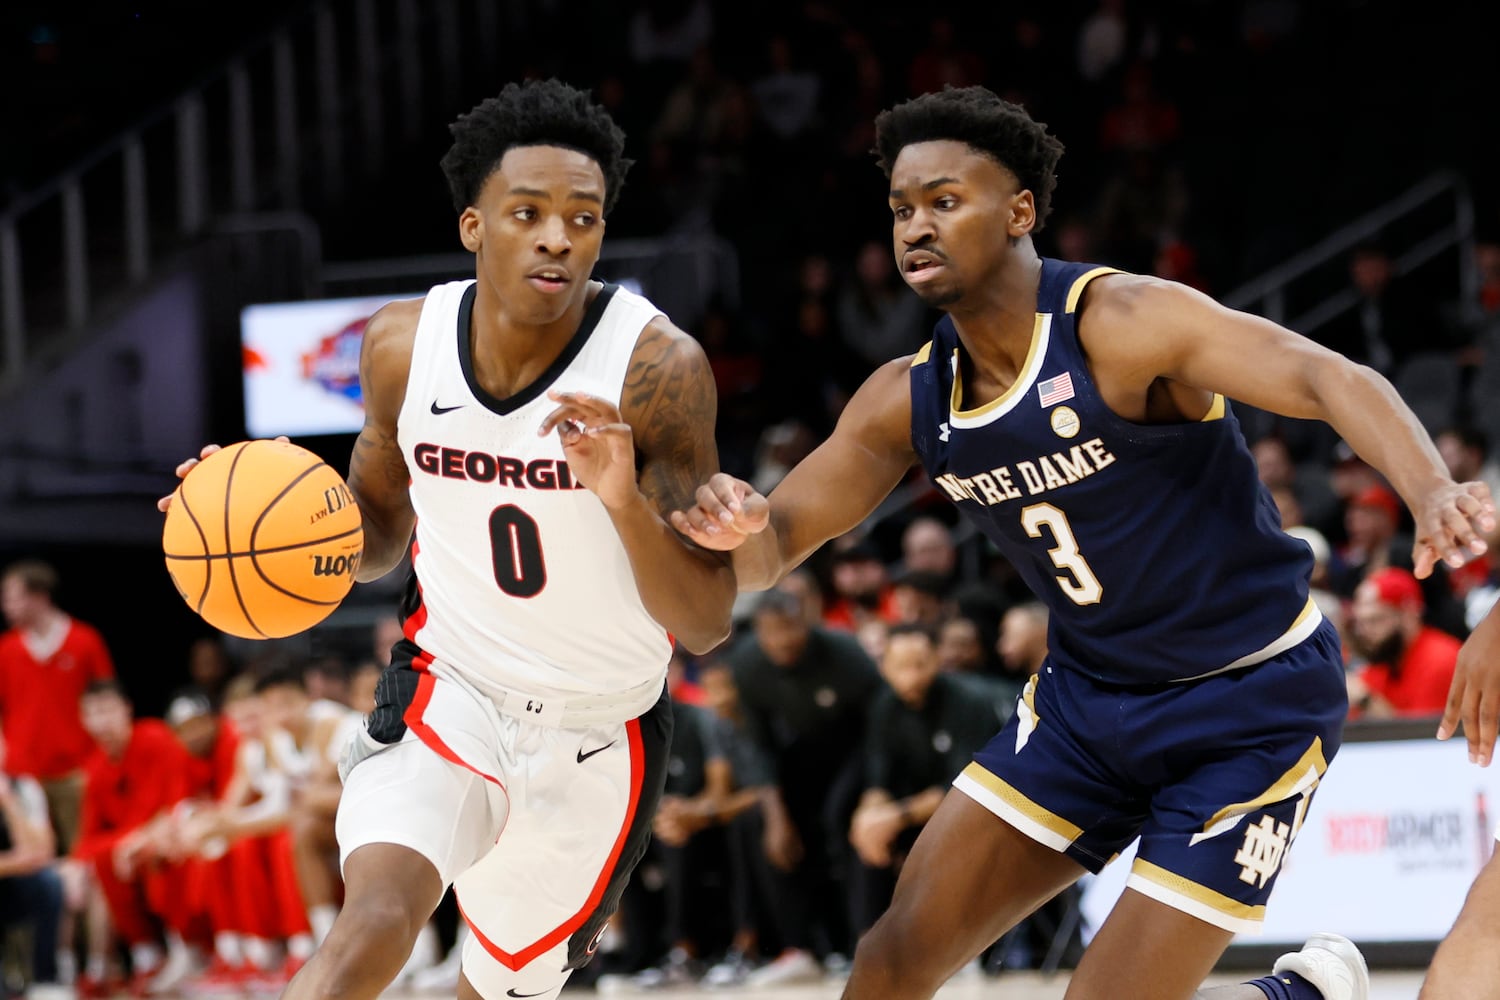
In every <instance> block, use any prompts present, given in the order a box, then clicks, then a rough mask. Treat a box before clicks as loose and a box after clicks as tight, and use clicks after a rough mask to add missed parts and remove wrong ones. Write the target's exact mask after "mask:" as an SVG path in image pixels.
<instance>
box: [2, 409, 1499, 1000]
mask: <svg viewBox="0 0 1500 1000" xmlns="http://www.w3.org/2000/svg"><path fill="white" fill-rule="evenodd" d="M1436 446H1437V448H1438V450H1439V451H1440V453H1441V454H1442V455H1443V457H1444V460H1445V461H1446V462H1447V463H1448V465H1449V468H1450V470H1451V471H1452V473H1453V474H1454V476H1455V477H1456V478H1458V479H1462V480H1472V479H1480V480H1484V481H1486V482H1489V483H1491V484H1492V488H1494V489H1497V491H1500V468H1497V466H1496V464H1495V463H1494V462H1493V461H1492V460H1491V458H1490V456H1489V452H1488V449H1487V443H1486V440H1485V438H1484V436H1483V435H1482V434H1481V433H1479V432H1478V431H1476V430H1474V429H1473V428H1471V427H1453V428H1445V429H1444V430H1443V431H1442V432H1441V433H1439V434H1438V435H1437V438H1436ZM1252 453H1253V455H1254V456H1255V459H1256V461H1257V464H1258V466H1259V469H1260V473H1261V478H1262V481H1263V482H1264V483H1265V485H1266V487H1267V492H1268V495H1269V497H1270V499H1271V500H1273V501H1274V503H1275V504H1276V506H1277V508H1278V509H1279V511H1280V515H1281V518H1282V524H1283V527H1284V528H1285V529H1286V530H1287V531H1288V532H1290V533H1292V534H1294V535H1296V536H1297V537H1299V538H1302V539H1303V540H1304V541H1305V542H1306V543H1307V544H1308V545H1309V547H1310V549H1311V551H1312V554H1313V557H1314V562H1315V569H1314V575H1313V596H1314V598H1315V599H1316V600H1317V601H1318V603H1319V605H1320V607H1321V608H1322V610H1323V612H1324V613H1325V614H1326V615H1327V616H1328V617H1329V618H1330V619H1331V620H1332V621H1334V622H1335V624H1336V625H1337V626H1338V628H1339V631H1340V633H1341V635H1342V637H1343V641H1344V650H1345V654H1346V660H1347V667H1348V674H1347V678H1348V686H1349V691H1350V715H1351V719H1353V720H1359V719H1363V718H1392V717H1432V716H1435V715H1436V714H1438V713H1439V712H1440V711H1441V709H1442V706H1443V704H1444V701H1445V699H1446V695H1447V689H1448V684H1449V681H1450V680H1451V678H1452V674H1453V668H1454V663H1455V660H1456V657H1457V651H1458V646H1459V641H1460V639H1461V637H1463V636H1464V635H1466V634H1467V630H1468V629H1469V628H1470V627H1472V626H1473V625H1474V624H1475V623H1476V622H1477V621H1478V620H1479V619H1480V618H1481V617H1482V616H1483V615H1484V614H1485V613H1486V612H1487V611H1488V609H1489V607H1490V605H1492V604H1493V603H1494V601H1495V599H1496V597H1497V595H1500V570H1497V568H1500V562H1497V559H1496V556H1495V555H1494V553H1493V551H1492V553H1487V554H1485V555H1483V556H1479V557H1477V558H1475V559H1474V560H1472V561H1471V562H1469V563H1468V564H1467V565H1465V566H1464V567H1462V568H1459V569H1449V568H1445V567H1439V568H1438V569H1437V570H1436V571H1435V572H1434V573H1433V575H1432V576H1430V577H1429V578H1428V579H1426V580H1421V581H1419V580H1417V579H1416V577H1415V576H1413V575H1412V573H1411V569H1410V567H1411V559H1410V553H1411V537H1410V534H1409V528H1410V523H1409V517H1408V515H1407V513H1406V511H1405V508H1404V506H1403V505H1402V503H1401V502H1400V500H1399V499H1398V498H1397V496H1396V495H1395V493H1393V492H1392V491H1391V489H1390V487H1389V486H1388V485H1387V484H1386V483H1385V482H1384V481H1383V480H1382V479H1381V478H1380V477H1379V476H1378V475H1377V474H1376V473H1375V472H1374V471H1373V470H1372V469H1371V468H1370V467H1369V466H1367V465H1366V464H1365V463H1363V462H1362V461H1360V460H1359V459H1358V458H1357V457H1355V456H1354V455H1353V454H1352V453H1350V452H1349V451H1348V449H1347V447H1343V446H1341V447H1340V450H1339V452H1338V455H1339V457H1338V459H1337V461H1336V462H1335V464H1334V466H1333V467H1332V470H1331V472H1330V473H1329V474H1328V475H1323V476H1311V475H1307V474H1306V473H1305V471H1304V470H1301V469H1299V468H1298V466H1297V465H1296V463H1295V462H1293V461H1292V460H1291V459H1290V457H1289V453H1288V448H1287V445H1286V443H1285V442H1284V441H1283V440H1282V439H1281V438H1280V437H1276V436H1266V437H1262V438H1260V439H1258V440H1256V441H1255V442H1254V443H1253V445H1252ZM768 475H769V474H768ZM772 478H774V477H772ZM764 485H765V486H766V487H767V488H769V486H770V485H771V483H769V482H768V483H765V484H764ZM947 513H948V510H947V508H946V507H945V506H944V505H943V503H942V502H941V501H940V500H939V499H938V498H937V495H936V494H935V493H932V492H931V491H927V492H925V493H921V494H918V495H917V496H915V498H914V501H913V503H912V504H911V505H910V506H909V507H908V508H907V510H906V512H905V513H904V514H901V515H898V516H896V517H892V518H888V519H885V520H883V521H881V522H878V523H871V524H869V525H867V526H865V527H864V528H862V529H860V530H859V531H856V532H853V533H851V534H849V535H846V536H844V537H843V538H840V539H838V540H836V541H835V542H834V543H831V544H830V545H829V546H827V547H825V549H824V550H823V551H822V552H820V553H818V554H817V556H816V557H815V558H814V559H813V560H811V561H810V562H809V564H808V565H807V566H806V567H804V568H803V569H801V570H798V571H797V572H795V573H794V574H792V575H791V576H789V577H788V578H787V579H786V580H784V581H783V582H782V583H781V584H780V585H778V586H777V587H776V588H775V589H774V590H771V591H768V592H766V593H764V594H759V595H747V598H746V600H745V601H744V602H742V605H741V608H740V613H739V614H738V616H737V621H738V627H737V629H736V631H735V634H734V635H733V636H732V637H731V638H730V639H729V640H728V641H726V643H725V644H723V645H722V646H721V647H720V648H718V649H716V650H715V651H713V652H712V653H709V654H707V655H703V656H698V657H692V656H689V655H687V654H686V653H684V652H682V651H680V650H679V651H678V653H677V654H676V655H674V657H673V659H672V663H671V666H670V668H669V674H668V685H669V690H670V692H671V695H672V699H673V703H674V708H675V711H676V714H677V727H676V737H675V739H674V744H673V747H672V754H671V759H670V762H669V766H668V774H667V788H666V795H665V798H664V799H663V802H662V806H661V809H660V812H659V814H658V815H657V817H656V821H655V838H654V843H653V845H652V849H651V853H650V854H649V855H648V857H647V860H646V861H645V862H644V863H643V864H642V866H641V868H640V870H639V871H638V873H637V875H636V877H635V879H634V881H633V882H632V884H631V886H630V889H629V890H628V891H627V894H626V896H625V899H624V902H623V905H622V909H621V911H620V914H619V915H618V917H617V919H616V920H615V921H614V922H613V923H612V924H611V926H610V928H609V930H608V932H607V933H606V934H605V936H604V938H603V940H602V941H601V945H600V951H601V957H600V960H599V961H598V962H596V963H594V965H593V967H592V968H591V972H590V973H588V974H585V975H584V976H582V977H580V979H579V985H587V984H588V983H589V982H590V981H592V979H593V978H594V977H602V976H607V977H611V978H612V979H613V980H616V981H618V980H623V981H625V982H626V983H628V984H629V985H630V986H631V987H632V988H637V989H653V988H665V987H670V986H674V985H680V984H683V983H690V982H703V983H706V984H708V985H711V986H739V987H744V988H747V989H753V988H756V987H759V986H765V985H772V984H780V983H796V982H811V981H816V980H818V979H821V978H822V977H823V976H824V975H825V972H826V971H827V970H829V969H836V968H838V967H839V966H840V965H841V964H842V963H843V962H844V961H845V960H846V957H847V956H848V955H850V954H852V949H853V945H854V942H855V941H856V940H857V938H858V936H859V935H860V934H861V933H862V932H863V931H864V930H865V929H868V927H869V926H870V925H871V924H872V923H873V921H874V920H875V918H876V917H877V916H878V915H879V914H880V912H881V911H882V909H883V908H884V907H885V905H886V904H887V903H888V901H889V899H890V894H891V891H892V889H893V886H894V880H895V876H896V874H897V873H898V872H899V870H900V867H901V864H902V861H903V859H904V857H905V854H906V852H907V851H908V850H909V849H910V848H911V845H912V843H913V841H914V840H915V838H916V836H917V834H918V833H919V832H920V830H921V828H922V826H923V824H924V823H925V822H926V821H927V820H928V819H929V818H930V817H931V816H932V814H933V813H934V811H935V810H936V809H937V807H938V805H939V803H940V802H941V801H942V798H943V795H944V794H945V792H946V789H947V787H948V785H949V783H950V782H951V781H952V779H953V778H954V777H955V776H956V774H957V773H958V772H959V771H960V770H962V768H963V767H964V766H965V764H966V763H967V761H968V759H969V757H970V756H971V755H972V754H973V753H974V752H975V751H976V750H978V749H979V748H980V747H981V746H983V744H984V743H985V742H986V741H987V740H988V739H989V738H990V737H991V736H992V735H993V734H994V733H995V732H996V731H997V730H998V729H999V728H1000V727H1001V726H1002V725H1003V724H1004V722H1005V721H1006V720H1007V719H1008V718H1009V716H1010V714H1011V713H1012V712H1013V711H1015V706H1016V704H1017V700H1018V698H1020V697H1022V695H1023V691H1024V688H1025V685H1026V682H1027V680H1028V679H1029V678H1030V677H1031V676H1032V675H1033V674H1034V673H1036V672H1037V671H1038V670H1039V669H1040V668H1041V666H1042V664H1043V662H1044V660H1045V657H1046V655H1047V611H1046V608H1045V607H1044V606H1043V605H1042V604H1040V603H1038V602H1036V601H1035V600H1034V599H1033V598H1032V596H1031V595H1030V594H1029V593H1028V592H1026V590H1025V589H1024V587H1023V585H1022V584H1021V583H1020V581H1019V580H1018V578H1017V577H1016V576H1015V574H1014V572H1013V571H1012V570H1011V569H1010V567H1009V566H1008V564H1006V563H1005V562H1004V561H1003V560H1001V559H998V558H996V557H995V556H994V554H993V552H992V551H990V550H989V549H988V543H987V542H985V541H984V540H983V539H982V536H978V535H975V534H972V533H969V532H966V531H964V530H963V529H962V528H955V527H954V526H953V525H950V523H949V522H948V520H947V519H945V517H944V516H943V515H946V514H947ZM882 537H890V538H892V539H894V542H893V544H894V554H887V553H886V551H885V549H884V547H883V545H882V542H881V538H882ZM1491 542H1492V543H1500V537H1496V538H1493V539H1491ZM1185 544H1191V540H1186V541H1185ZM58 586H59V581H58V579H57V577H56V574H55V573H54V572H53V571H52V569H51V568H50V567H49V566H48V565H47V564H46V563H44V562H40V561H25V562H21V563H16V564H13V565H11V566H9V567H7V568H6V569H5V570H4V572H3V576H0V596H3V611H4V614H5V617H6V621H7V624H8V626H9V630H8V631H7V632H5V633H4V634H3V636H0V733H3V734H4V740H5V742H3V743H0V747H3V748H5V749H4V750H3V751H0V902H3V903H4V905H3V906H0V913H4V914H5V915H6V919H7V922H10V923H14V924H19V925H24V927H25V929H26V930H28V931H29V942H30V945H29V948H30V954H28V955H25V956H22V957H23V959H24V960H23V961H22V962H21V963H20V964H19V966H18V968H19V969H21V970H24V973H22V974H21V975H20V978H17V979H15V980H13V982H16V983H21V982H24V981H25V980H26V979H27V978H29V979H31V980H34V981H36V982H38V983H56V984H62V985H67V986H71V987H72V988H73V989H75V990H76V994H77V995H78V996H82V997H89V996H104V995H109V994H111V993H113V992H115V991H117V990H119V989H121V988H126V987H128V988H130V989H131V990H133V991H134V992H135V993H137V994H140V995H145V994H156V993H176V992H183V993H187V994H189V995H223V994H224V993H226V992H229V993H235V994H254V993H275V992H276V991H278V990H279V988H280V986H281V985H283V984H284V983H285V982H286V981H287V979H288V978H289V976H290V975H291V974H293V973H295V971H296V970H297V969H298V968H299V967H300V965H301V963H302V962H304V961H305V960H306V959H307V957H308V956H309V955H310V954H311V953H312V951H313V949H314V948H315V947H316V945H317V943H318V941H319V940H320V939H321V937H322V936H323V935H324V934H326V933H327V930H328V928H329V927H330V926H331V924H332V920H333V917H334V915H336V913H337V909H338V905H339V899H340V893H341V882H340V877H339V870H338V863H337V858H338V853H337V845H336V843H335V841H334V837H333V816H334V813H335V811H336V809H337V806H338V799H339V791H340V785H339V779H338V773H337V761H338V756H339V753H340V750H341V748H342V746H343V743H344V741H345V740H347V739H348V737H349V734H350V733H351V731H352V729H353V727H355V726H357V725H359V724H360V723H361V720H362V716H363V714H364V713H367V712H369V711H371V710H372V709H373V706H374V704H375V685H376V681H377V679H378V677H379V674H380V671H381V670H382V669H383V667H384V665H385V664H386V663H388V662H389V657H390V649H391V646H392V644H393V643H394V642H395V640H396V639H397V638H399V637H400V634H401V633H400V623H399V622H398V621H397V620H396V618H395V616H394V615H387V616H383V617H381V618H380V620H379V622H378V624H377V625H376V626H375V628H374V633H373V635H372V636H371V637H370V639H369V643H368V645H365V646H363V647H362V648H361V647H356V648H345V649H343V650H342V651H341V652H340V653H339V654H337V655H330V656H324V657H320V658H317V659H297V658H290V657H288V656H287V655H286V653H285V651H284V650H280V649H278V647H276V646H275V645H274V644H264V645H260V646H257V645H253V644H249V645H247V644H240V645H238V646H236V647H235V648H236V649H238V650H239V651H240V652H241V653H243V654H247V655H243V656H236V655H233V654H232V652H231V650H230V649H229V648H227V647H226V645H225V644H224V643H223V642H221V641H219V640H218V639H216V638H205V639H203V640H201V641H200V642H198V643H197V644H196V645H195V646H194V647H193V651H192V655H191V657H190V662H189V663H188V664H187V665H186V666H185V669H184V670H183V671H182V673H183V674H184V675H185V677H184V679H185V680H187V681H188V682H189V683H188V684H187V685H185V686H184V687H183V688H182V690H181V691H180V692H178V693H177V694H176V696H174V697H173V698H172V700H171V702H170V704H169V706H168V708H167V711H166V712H165V717H164V718H163V719H161V720H157V719H149V718H137V717H135V714H134V711H133V708H132V704H131V699H130V693H129V689H130V678H129V677H128V676H127V677H125V678H118V677H116V674H115V668H114V665H113V662H112V659H111V657H110V654H109V651H108V648H107V646H106V644H105V642H104V641H103V639H102V638H101V636H100V635H99V633H98V632H97V631H96V630H94V629H93V628H91V627H90V626H89V625H88V624H87V623H86V622H83V621H80V620H78V619H76V618H74V617H72V616H71V615H69V614H68V613H67V612H65V611H64V610H62V609H61V608H59V607H58V605H57V604H56V603H55V601H54V596H53V595H54V594H55V592H56V591H57V589H58ZM1077 891H1078V890H1076V889H1075V890H1070V891H1069V892H1068V893H1066V894H1064V896H1062V897H1060V898H1059V899H1058V900H1057V901H1055V902H1054V903H1053V904H1051V906H1049V907H1048V908H1047V909H1044V910H1043V911H1042V912H1040V913H1038V914H1037V915H1036V916H1035V917H1033V918H1031V920H1029V921H1028V922H1027V923H1026V924H1023V925H1022V927H1021V928H1019V929H1018V930H1017V931H1015V932H1012V933H1011V934H1009V935H1007V936H1006V937H1005V938H1004V939H1002V940H1001V941H999V942H996V944H995V945H994V947H992V948H991V949H989V951H988V952H987V953H986V954H985V956H984V957H983V958H982V959H981V961H980V963H979V966H980V967H982V968H985V969H988V970H990V971H998V970H1001V969H1005V968H1016V967H1032V966H1035V965H1038V964H1040V963H1042V962H1044V961H1046V962H1050V963H1051V964H1053V965H1056V964H1057V963H1059V962H1067V961H1070V960H1072V959H1073V958H1074V957H1075V956H1076V949H1077V947H1078V931H1079V928H1078V924H1077V919H1076V918H1077V907H1076V896H1077ZM463 933H464V931H463V929H462V927H461V926H460V925H459V922H458V921H457V920H456V918H455V917H454V915H453V913H452V908H451V901H450V904H449V905H446V906H445V907H443V908H441V909H440V911H439V916H438V917H437V918H436V919H435V921H434V924H433V926H432V927H431V928H430V930H429V932H428V933H426V934H424V936H423V938H422V940H421V941H419V944H418V950H417V952H416V953H415V954H414V956H413V959H412V961H411V962H410V963H409V964H408V967H407V969H406V971H405V973H404V974H403V979H402V983H403V984H404V985H405V987H406V988H408V989H411V990H415V991H421V990H424V989H433V990H438V991H445V990H449V989H451V988H453V986H454V985H455V984H456V981H457V980H456V977H457V967H456V963H457V957H458V954H459V949H458V947H456V945H457V943H458V941H459V939H460V937H461V935H462V934H463ZM445 949H446V950H447V953H448V958H447V959H442V960H440V959H441V955H442V953H443V951H444V950H445Z"/></svg>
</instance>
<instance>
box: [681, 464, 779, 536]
mask: <svg viewBox="0 0 1500 1000" xmlns="http://www.w3.org/2000/svg"><path fill="white" fill-rule="evenodd" d="M670 520H671V522H672V527H674V528H676V529H677V530H678V531H680V532H682V533H683V534H684V535H686V536H687V537H688V538H689V539H691V540H692V541H693V542H695V543H696V544H698V545H701V546H702V547H703V548H705V549H714V550H716V551H719V552H728V551H729V550H731V549H737V548H739V547H740V546H741V545H743V544H744V543H745V539H746V538H749V537H750V536H751V535H754V534H757V533H759V532H761V531H764V530H765V527H766V525H767V524H769V523H770V521H771V504H770V503H769V502H768V501H767V500H766V498H765V497H763V496H761V495H760V494H759V493H757V492H756V491H755V487H753V486H751V485H750V484H749V483H747V482H745V481H744V480H743V479H736V478H734V477H733V476H731V475H729V474H727V473H724V472H719V473H715V474H714V476H713V478H712V479H710V480H709V481H708V482H707V483H705V484H704V485H702V486H700V487H698V502H697V503H696V504H695V505H694V506H692V507H690V508H688V509H687V510H674V511H672V513H671V517H670Z"/></svg>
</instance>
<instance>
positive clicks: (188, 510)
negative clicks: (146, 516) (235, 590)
mask: <svg viewBox="0 0 1500 1000" xmlns="http://www.w3.org/2000/svg"><path fill="white" fill-rule="evenodd" d="M186 485H187V480H183V486H186ZM177 499H178V500H179V501H181V503H182V512H183V513H184V514H186V515H187V516H188V520H189V521H191V522H193V529H194V530H195V531H197V532H198V541H200V542H202V543H203V558H204V561H205V563H206V565H205V566H204V568H203V593H201V594H199V595H198V606H197V607H196V608H194V609H193V611H194V612H195V613H196V614H199V615H201V614H203V605H204V602H206V601H207V600H208V591H209V588H210V587H211V585H212V584H213V580H214V563H213V560H212V559H210V558H209V556H208V535H207V534H206V533H205V532H204V530H203V525H201V524H199V523H198V516H197V515H196V514H194V513H193V508H192V507H190V506H188V502H187V492H186V491H185V490H184V489H183V488H182V487H181V486H179V487H178V488H177ZM225 541H228V539H226V540H225ZM167 558H168V559H170V558H172V557H171V556H167Z"/></svg>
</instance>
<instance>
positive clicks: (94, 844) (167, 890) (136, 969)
mask: <svg viewBox="0 0 1500 1000" xmlns="http://www.w3.org/2000/svg"><path fill="white" fill-rule="evenodd" d="M79 714H80V715H81V717H82V719H83V726H84V728H85V729H86V730H87V731H88V734H89V736H91V737H93V739H94V742H95V743H96V744H97V745H98V749H97V750H96V751H95V753H94V755H93V756H92V757H90V758H89V760H88V762H87V764H86V765H85V767H84V775H85V777H84V791H83V814H82V820H81V822H80V824H79V832H78V840H77V842H76V843H75V844H74V845H73V856H74V857H75V858H77V859H78V860H79V861H82V862H85V863H87V864H89V865H90V866H91V867H92V869H93V874H94V877H95V879H96V880H97V882H98V885H99V889H100V892H101V893H102V894H103V896H104V899H105V902H106V903H107V904H108V906H109V914H110V919H111V920H112V921H113V923H114V928H115V931H116V933H118V934H119V936H120V937H122V938H124V939H125V941H126V942H127V943H128V944H129V945H130V957H131V967H132V969H131V971H132V983H131V985H132V988H133V990H135V991H137V992H144V991H145V990H146V989H147V987H148V984H149V982H150V980H151V979H152V977H153V976H154V975H155V973H157V972H158V971H160V968H161V965H162V960H163V954H162V949H161V947H160V945H159V940H160V933H159V928H160V925H162V924H165V926H166V929H167V932H168V934H167V938H168V942H169V945H170V946H171V947H172V948H173V949H174V950H176V949H180V948H184V947H186V944H185V943H184V938H183V934H184V932H190V926H189V925H190V923H191V916H192V914H191V911H190V908H189V907H185V906H184V905H183V903H184V899H185V897H186V892H185V886H184V884H183V870H182V868H181V866H180V865H174V864H171V863H168V862H165V861H163V860H162V859H160V858H159V857H158V854H157V852H156V851H155V850H154V849H153V846H152V845H153V844H154V843H156V842H157V841H158V840H159V838H160V831H161V828H162V826H163V824H164V823H165V822H166V820H167V817H168V815H169V814H170V811H171V809H172V807H173V806H175V805H176V804H177V803H178V802H179V801H181V800H182V799H183V798H184V797H185V796H186V794H187V791H188V784H189V774H190V769H191V768H190V763H189V760H188V753H187V751H186V750H185V749H183V746H182V743H181V742H179V741H178V739H177V737H176V735H175V734H174V733H173V732H172V730H171V729H170V728H168V727H167V725H166V724H165V723H162V722H160V721H157V720H155V719H140V720H136V719H135V718H134V710H133V707H132V705H131V702H130V698H129V697H128V696H127V695H126V693H125V690H124V688H122V687H121V686H120V684H119V682H118V681H113V680H104V681H95V682H94V683H92V684H90V685H89V686H88V687H87V688H86V689H84V692H83V696H82V698H80V699H79ZM108 947H109V942H108V941H97V940H91V941H90V942H89V948H90V955H89V964H88V968H87V969H86V971H85V975H84V976H82V977H81V978H80V980H79V985H78V992H79V995H80V996H81V997H89V996H102V995H105V994H106V993H108V992H109V991H110V984H108V983H106V982H105V980H106V971H107V966H106V956H107V955H108Z"/></svg>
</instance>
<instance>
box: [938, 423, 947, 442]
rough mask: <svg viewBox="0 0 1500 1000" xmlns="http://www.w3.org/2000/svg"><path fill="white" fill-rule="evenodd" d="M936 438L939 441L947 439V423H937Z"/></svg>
mask: <svg viewBox="0 0 1500 1000" xmlns="http://www.w3.org/2000/svg"><path fill="white" fill-rule="evenodd" d="M938 440H939V441H946V440H948V425H947V424H938Z"/></svg>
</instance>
